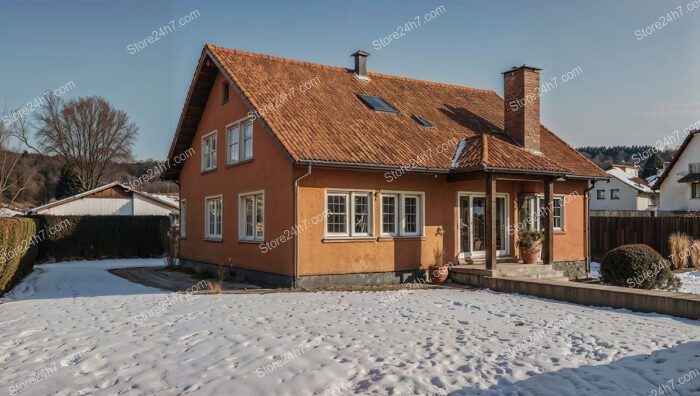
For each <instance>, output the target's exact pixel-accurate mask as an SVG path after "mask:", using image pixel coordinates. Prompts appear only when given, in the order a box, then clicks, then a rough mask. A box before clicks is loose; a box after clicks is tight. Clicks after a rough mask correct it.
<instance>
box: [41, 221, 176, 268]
mask: <svg viewBox="0 0 700 396" xmlns="http://www.w3.org/2000/svg"><path fill="white" fill-rule="evenodd" d="M32 217H33V218H36V219H38V220H39V222H40V224H41V230H42V232H43V242H42V243H41V244H40V246H39V254H38V259H39V260H50V259H54V260H70V259H104V258H147V257H162V256H163V254H164V250H163V241H162V239H161V229H162V227H163V226H164V224H169V221H170V220H169V219H168V217H167V216H46V215H42V216H32Z"/></svg>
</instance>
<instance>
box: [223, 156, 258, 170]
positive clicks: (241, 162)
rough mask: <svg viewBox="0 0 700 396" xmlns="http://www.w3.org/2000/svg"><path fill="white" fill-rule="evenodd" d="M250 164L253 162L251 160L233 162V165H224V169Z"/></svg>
mask: <svg viewBox="0 0 700 396" xmlns="http://www.w3.org/2000/svg"><path fill="white" fill-rule="evenodd" d="M251 162H253V158H251V159H247V160H243V161H238V162H234V163H232V164H226V168H234V167H236V166H239V165H245V164H248V163H251Z"/></svg>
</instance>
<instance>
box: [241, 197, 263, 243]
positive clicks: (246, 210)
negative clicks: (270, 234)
mask: <svg viewBox="0 0 700 396" xmlns="http://www.w3.org/2000/svg"><path fill="white" fill-rule="evenodd" d="M239 201H240V208H239V216H238V218H239V219H240V225H239V227H238V238H239V239H240V240H243V241H263V240H265V192H264V191H256V192H252V193H245V194H241V195H239Z"/></svg>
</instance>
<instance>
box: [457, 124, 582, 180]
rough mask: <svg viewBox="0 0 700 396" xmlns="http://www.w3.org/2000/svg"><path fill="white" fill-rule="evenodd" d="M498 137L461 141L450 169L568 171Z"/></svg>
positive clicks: (482, 136)
mask: <svg viewBox="0 0 700 396" xmlns="http://www.w3.org/2000/svg"><path fill="white" fill-rule="evenodd" d="M513 147H514V145H513V144H512V143H509V142H507V141H505V140H503V139H500V138H498V137H495V136H492V135H488V134H482V135H481V136H476V137H472V138H469V139H465V140H463V141H462V145H461V149H460V150H459V151H458V153H457V155H456V157H457V158H456V160H455V162H454V163H453V166H454V167H457V168H463V169H511V170H517V171H533V172H546V173H561V174H566V173H569V172H568V169H565V168H562V167H561V166H559V165H557V164H555V163H553V162H551V161H549V160H547V159H546V158H545V157H544V156H542V155H536V154H533V153H531V152H529V151H527V150H523V149H520V148H517V147H516V148H515V149H514V148H513Z"/></svg>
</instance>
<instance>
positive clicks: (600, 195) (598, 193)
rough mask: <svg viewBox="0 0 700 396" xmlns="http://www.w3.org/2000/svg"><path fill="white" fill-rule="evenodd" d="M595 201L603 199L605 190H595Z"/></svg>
mask: <svg viewBox="0 0 700 396" xmlns="http://www.w3.org/2000/svg"><path fill="white" fill-rule="evenodd" d="M595 193H596V199H605V190H596V191H595Z"/></svg>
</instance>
